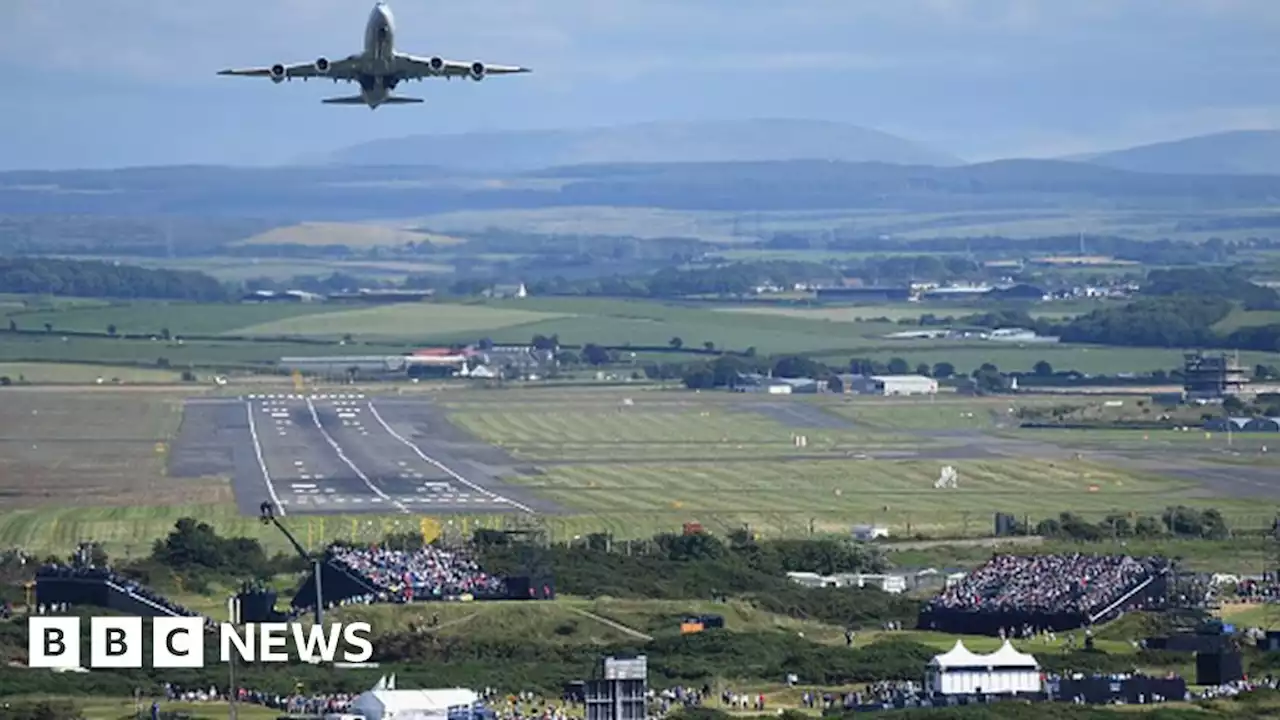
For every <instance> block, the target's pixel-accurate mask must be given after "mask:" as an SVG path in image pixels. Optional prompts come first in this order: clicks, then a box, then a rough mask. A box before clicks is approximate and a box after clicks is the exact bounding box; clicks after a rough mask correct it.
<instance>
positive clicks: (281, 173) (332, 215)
mask: <svg viewBox="0 0 1280 720" xmlns="http://www.w3.org/2000/svg"><path fill="white" fill-rule="evenodd" d="M1276 197H1280V175H1274V176H1264V175H1203V174H1176V175H1175V174H1161V173H1139V172H1130V171H1127V170H1118V169H1114V168H1109V167H1102V166H1099V165H1095V164H1090V163H1078V162H1063V161H1060V160H1002V161H997V162H991V163H982V164H978V165H963V166H953V167H931V166H924V165H896V164H889V163H883V162H865V163H849V162H830V161H825V160H790V161H758V162H684V163H607V164H595V165H576V166H563V167H556V168H550V169H545V170H537V171H533V172H521V173H515V172H509V173H496V172H495V173H489V174H485V175H479V174H461V173H456V172H450V171H447V170H441V169H439V168H438V167H437V168H431V167H409V166H404V165H398V166H389V167H373V166H364V167H340V166H329V167H322V168H304V167H288V168H259V169H238V168H198V167H178V168H146V169H126V170H119V171H91V172H86V171H70V172H42V173H30V172H14V173H0V221H6V220H7V221H8V222H10V223H11V224H12V225H11V233H4V234H8V235H10V236H11V241H12V242H14V243H17V244H19V245H21V244H22V243H27V242H28V241H31V240H34V238H33V237H31V235H30V233H25V231H23V230H22V228H24V227H25V225H24V223H23V221H22V220H21V217H25V216H30V215H33V214H57V215H63V216H68V215H96V216H113V217H118V218H126V219H127V218H129V217H137V216H152V217H169V218H176V217H202V218H220V219H223V220H231V219H240V218H253V219H256V220H258V221H260V222H261V224H260V225H259V226H258V227H257V228H256V229H255V230H254V232H261V231H262V230H266V229H270V228H271V227H278V226H280V225H292V224H294V223H298V222H305V221H310V222H322V221H328V222H350V221H358V220H370V219H388V218H418V217H422V216H425V215H429V214H433V213H443V212H453V211H459V210H528V209H537V208H555V207H559V208H564V207H583V206H593V207H631V208H636V207H650V208H664V209H669V210H714V211H727V212H742V211H755V210H760V211H811V210H829V209H857V208H867V209H876V210H885V209H900V210H909V211H917V212H922V213H931V212H932V213H936V212H952V211H968V210H987V211H997V210H998V211H1009V210H1012V209H1036V210H1049V209H1055V208H1057V209H1085V208H1100V209H1110V208H1115V207H1117V206H1123V207H1126V208H1129V209H1144V210H1174V211H1177V212H1178V213H1184V214H1185V213H1187V212H1191V211H1195V210H1209V209H1215V208H1240V207H1257V206H1259V205H1260V204H1263V203H1269V202H1271V201H1272V199H1273V198H1276ZM4 216H11V217H12V219H8V218H5V217H4ZM224 224H226V223H224ZM4 227H5V223H4V222H0V229H3V228H4ZM67 229H68V230H69V229H70V227H68V228H67ZM138 232H141V231H140V230H139V231H138ZM150 232H151V234H152V235H154V234H155V232H154V231H150ZM24 233H25V234H24ZM174 233H175V235H174V236H175V237H178V238H180V237H181V234H180V233H178V228H175V229H174ZM250 234H253V233H245V234H244V235H241V236H240V237H245V236H247V235H250ZM0 239H3V238H0ZM71 240H73V237H70V236H69V237H67V238H66V241H68V242H69V241H71ZM146 242H147V243H148V244H152V245H154V244H155V238H151V237H148V238H146ZM178 244H180V245H184V246H185V245H186V244H187V242H186V241H185V240H180V241H179V242H178Z"/></svg>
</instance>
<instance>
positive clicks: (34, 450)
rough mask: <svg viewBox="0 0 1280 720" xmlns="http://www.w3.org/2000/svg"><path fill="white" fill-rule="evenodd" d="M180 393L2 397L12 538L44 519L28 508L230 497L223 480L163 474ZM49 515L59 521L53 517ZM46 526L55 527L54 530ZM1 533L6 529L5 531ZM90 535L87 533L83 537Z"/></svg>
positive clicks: (3, 479) (0, 469) (108, 510)
mask: <svg viewBox="0 0 1280 720" xmlns="http://www.w3.org/2000/svg"><path fill="white" fill-rule="evenodd" d="M181 414H182V399H181V398H180V397H178V396H174V395H170V394H167V393H163V392H134V393H128V394H124V393H120V392H84V391H75V392H56V391H54V392H10V393H6V395H5V400H4V402H3V403H0V497H3V498H4V506H5V509H6V510H7V511H9V512H5V513H3V514H0V518H2V519H3V523H11V524H12V528H13V530H12V533H13V535H12V536H13V537H14V538H17V539H15V540H14V542H12V543H11V544H5V543H4V542H3V541H0V547H23V546H24V543H23V542H22V540H21V538H22V537H23V536H24V535H26V534H27V532H28V531H27V530H24V529H22V528H23V527H24V525H25V524H26V523H27V522H39V521H40V520H37V519H35V518H34V517H33V516H32V515H31V514H30V513H32V512H36V513H38V512H39V511H35V510H28V511H25V512H24V511H23V510H20V509H19V508H24V507H43V508H44V509H45V510H52V511H54V512H69V513H73V514H75V513H82V514H83V515H81V516H80V517H81V518H82V519H89V518H93V517H95V516H98V517H101V516H106V517H110V516H111V514H112V513H113V512H119V511H120V509H121V508H120V507H119V506H121V505H123V506H126V508H127V509H137V507H138V506H140V505H143V504H157V505H162V504H165V503H176V502H188V503H199V502H226V501H229V500H230V497H231V496H230V491H229V488H228V487H227V485H226V483H225V482H222V483H218V482H216V481H208V480H183V481H172V480H169V479H168V478H166V477H165V472H164V465H165V460H166V453H167V452H168V443H169V441H170V440H171V439H172V437H173V436H174V434H175V432H176V430H177V427H178V422H179V420H180V419H181ZM48 520H49V521H52V522H55V523H56V522H58V518H57V517H56V516H54V517H52V518H49V519H48ZM45 530H48V531H51V532H55V533H56V528H46V529H45ZM0 534H2V533H0ZM81 539H88V538H83V537H82V538H81Z"/></svg>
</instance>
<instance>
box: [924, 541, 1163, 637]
mask: <svg viewBox="0 0 1280 720" xmlns="http://www.w3.org/2000/svg"><path fill="white" fill-rule="evenodd" d="M1170 573H1171V567H1170V565H1169V563H1168V561H1167V560H1164V559H1162V558H1140V559H1139V558H1132V557H1128V556H1125V555H1080V554H1076V555H1039V556H1030V557H1025V556H1017V555H997V556H995V557H993V558H992V559H991V560H990V561H989V562H987V563H986V564H985V565H983V566H982V567H980V568H978V569H977V570H974V571H973V572H972V573H969V574H968V575H967V576H965V578H964V579H963V580H961V581H960V582H957V583H955V584H953V585H951V586H950V587H948V588H947V589H946V590H944V591H943V592H942V593H940V594H939V595H938V596H937V597H935V598H934V599H933V600H931V601H930V602H929V603H928V604H926V605H925V607H924V608H923V609H922V610H921V612H920V616H919V622H918V625H919V627H920V628H922V629H929V630H940V631H944V632H951V633H965V634H976V635H1000V634H1008V635H1025V634H1027V633H1028V632H1043V631H1046V630H1052V631H1061V630H1071V629H1077V628H1081V627H1087V626H1090V625H1095V624H1098V623H1101V622H1106V621H1108V620H1111V619H1113V618H1114V617H1117V616H1118V615H1119V614H1120V613H1121V612H1123V611H1124V610H1129V609H1143V608H1154V607H1156V606H1159V605H1162V604H1163V603H1164V600H1165V598H1166V595H1167V592H1168V579H1169V575H1170Z"/></svg>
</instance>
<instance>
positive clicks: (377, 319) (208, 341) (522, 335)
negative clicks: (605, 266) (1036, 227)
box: [0, 297, 1280, 374]
mask: <svg viewBox="0 0 1280 720" xmlns="http://www.w3.org/2000/svg"><path fill="white" fill-rule="evenodd" d="M948 308H949V309H948ZM1064 308H1065V306H1064ZM976 309H977V308H956V307H950V306H947V307H939V308H930V307H928V306H920V307H916V308H914V311H915V312H916V313H917V314H920V313H925V312H933V313H935V314H937V313H944V312H947V313H960V312H962V311H963V312H967V311H968V310H976ZM1074 309H1079V310H1081V311H1083V310H1084V309H1085V308H1074ZM727 310H732V311H727ZM912 310H913V308H909V307H904V306H901V305H886V306H865V307H857V308H830V307H828V308H778V307H764V306H762V307H754V306H753V307H750V308H747V307H742V306H735V307H731V308H724V307H714V306H707V305H700V304H687V303H685V304H681V303H671V302H660V301H648V300H610V299H600V298H533V297H531V298H524V299H508V300H488V301H473V302H468V303H450V302H423V303H402V304H389V305H375V306H358V307H353V306H350V305H342V304H330V303H299V304H243V303H228V304H190V303H166V302H142V301H139V302H128V303H124V302H122V303H110V304H108V303H101V302H93V303H56V304H55V303H51V302H40V301H29V302H28V305H27V306H25V307H24V306H23V305H22V304H21V303H16V302H10V303H6V304H5V305H3V306H0V314H3V315H4V316H5V317H4V318H0V322H3V321H12V322H13V324H14V326H15V327H16V328H17V329H19V330H21V331H24V332H23V333H22V334H20V335H17V336H10V337H8V338H6V342H4V343H0V361H10V362H23V361H38V362H85V361H89V362H104V363H117V364H134V363H151V364H154V363H155V362H156V361H157V358H159V357H164V358H166V359H167V361H168V362H169V363H171V364H172V365H173V366H179V365H181V366H188V365H194V366H195V367H211V366H212V367H227V366H239V365H244V364H246V363H264V362H272V361H274V360H277V359H278V358H280V357H281V356H288V355H317V354H327V355H333V354H340V353H341V352H342V351H339V350H337V348H336V347H334V346H326V345H324V344H315V343H310V344H305V343H298V342H287V341H288V340H312V341H313V340H317V339H318V340H324V341H327V342H330V343H333V344H334V345H336V343H337V341H338V340H339V339H342V338H344V337H346V336H350V337H351V338H352V339H353V340H354V341H355V342H356V343H358V344H359V345H360V347H361V349H360V350H359V351H357V352H358V353H359V354H384V353H385V354H398V353H402V352H404V351H405V350H407V349H410V348H413V347H421V346H423V345H429V344H451V343H464V344H465V343H473V342H476V341H477V340H479V339H480V338H483V337H488V338H490V339H492V340H493V341H494V342H496V343H499V344H525V343H528V342H529V341H530V339H531V338H532V337H533V336H535V335H544V336H548V337H550V336H553V335H555V336H558V337H559V338H560V341H561V342H562V343H564V344H569V345H579V346H580V345H585V344H588V343H595V344H600V345H607V346H612V347H616V348H625V347H627V346H630V347H635V348H648V349H649V350H647V351H645V352H642V353H640V354H639V356H638V358H637V360H638V361H639V362H643V361H645V360H648V359H658V358H659V356H662V357H661V359H665V360H672V359H680V360H684V361H688V360H689V359H690V358H689V357H688V356H687V355H684V356H673V355H672V354H671V353H669V352H666V351H665V349H666V348H668V347H669V346H671V345H672V344H673V343H675V342H676V341H677V340H678V341H679V343H680V344H682V345H683V347H685V348H699V349H701V348H704V347H705V346H706V345H707V343H710V345H711V347H714V348H716V349H723V350H731V351H736V352H742V351H746V350H749V349H754V351H755V352H756V354H759V355H778V354H806V355H809V356H811V357H814V358H815V359H818V360H821V361H823V362H826V363H828V364H830V365H832V366H835V367H839V366H843V365H845V364H846V363H847V362H848V361H849V359H850V358H852V357H860V358H869V359H872V360H876V361H879V362H887V361H888V360H890V359H892V358H895V357H899V358H903V359H905V360H907V361H908V363H909V365H910V366H911V367H915V366H916V365H918V364H920V363H926V364H929V365H933V364H936V363H940V362H948V363H951V364H952V365H954V366H955V367H956V368H957V369H958V370H959V371H961V372H968V371H969V370H972V369H974V368H977V367H979V366H980V365H982V364H983V363H993V364H995V365H996V366H997V367H999V368H1000V369H1001V370H1005V371H1018V370H1020V371H1027V370H1030V369H1031V368H1032V366H1033V365H1035V363H1036V362H1038V361H1040V360H1046V361H1048V362H1049V363H1050V364H1051V365H1052V366H1053V367H1054V368H1057V369H1060V370H1065V369H1073V370H1078V371H1080V372H1086V373H1105V374H1112V373H1116V372H1121V371H1129V372H1149V371H1152V370H1157V369H1162V370H1169V369H1172V368H1175V367H1178V366H1179V365H1180V364H1181V361H1182V357H1181V350H1180V349H1153V348H1127V347H1101V346H1082V345H1062V344H1056V343H1029V344H1024V343H997V342H990V341H982V340H899V339H888V338H886V337H885V336H886V335H888V334H890V333H893V332H897V331H900V330H902V329H903V326H902V325H899V324H897V323H896V322H892V321H891V322H883V321H880V322H871V321H869V319H872V318H886V317H887V318H889V319H890V320H893V319H894V318H905V317H910V315H909V312H911V311H912ZM1064 311H1065V309H1064ZM1044 312H1045V313H1050V312H1053V311H1051V310H1045V311H1044ZM1259 319H1265V318H1255V317H1253V316H1252V315H1242V316H1241V317H1239V318H1237V319H1236V322H1244V323H1253V322H1255V320H1259ZM46 325H48V327H49V328H51V332H46ZM113 326H114V328H115V330H116V332H117V334H118V335H129V334H133V335H146V336H147V337H146V338H145V339H141V340H139V339H128V340H127V339H124V338H121V337H114V338H109V337H106V333H107V331H108V330H109V329H110V328H111V327H113ZM164 330H168V331H169V332H170V333H171V335H172V336H173V337H174V338H182V342H181V343H178V342H176V341H175V342H165V341H163V340H162V339H161V338H160V337H158V336H159V335H161V334H162V332H163V331H164ZM60 333H89V334H97V335H98V337H85V336H72V337H63V336H62V335H61V334H60ZM153 335H154V336H157V337H155V338H152V337H151V336H153ZM246 338H252V341H248V340H247V339H246ZM655 348H660V349H663V351H655V350H654V349H655ZM1278 358H1280V356H1277V354H1275V353H1243V354H1242V356H1241V359H1242V360H1243V361H1244V362H1245V363H1246V364H1250V365H1252V364H1275V363H1277V362H1278Z"/></svg>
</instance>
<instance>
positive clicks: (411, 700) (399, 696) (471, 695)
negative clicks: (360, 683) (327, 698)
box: [346, 683, 480, 720]
mask: <svg viewBox="0 0 1280 720" xmlns="http://www.w3.org/2000/svg"><path fill="white" fill-rule="evenodd" d="M379 685H382V683H379ZM479 699H480V696H479V695H477V694H476V693H475V692H474V691H472V690H467V689H464V688H452V689H448V690H384V689H381V688H379V687H375V688H374V689H372V690H367V691H365V692H362V693H360V695H358V696H357V697H356V699H355V700H353V701H352V702H351V705H350V706H349V707H348V709H347V712H346V714H348V715H357V716H360V717H363V718H365V720H444V718H447V717H448V716H449V709H450V708H457V707H463V706H467V707H469V706H471V705H474V704H475V703H476V702H477V701H478V700H479Z"/></svg>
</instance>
